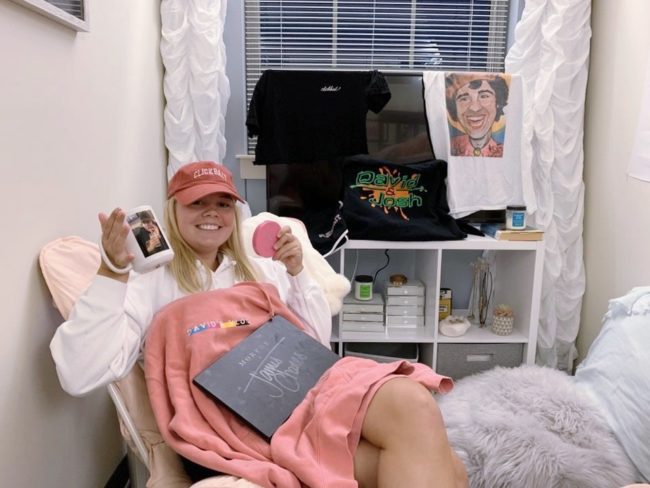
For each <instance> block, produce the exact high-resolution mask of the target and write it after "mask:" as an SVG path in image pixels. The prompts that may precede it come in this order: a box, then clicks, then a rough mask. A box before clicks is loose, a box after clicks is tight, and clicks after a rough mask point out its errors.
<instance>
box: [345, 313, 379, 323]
mask: <svg viewBox="0 0 650 488" xmlns="http://www.w3.org/2000/svg"><path fill="white" fill-rule="evenodd" d="M343 320H344V321H346V322H347V321H354V322H379V323H380V324H383V323H384V314H383V313H344V314H343Z"/></svg>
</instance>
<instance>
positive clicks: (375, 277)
mask: <svg viewBox="0 0 650 488" xmlns="http://www.w3.org/2000/svg"><path fill="white" fill-rule="evenodd" d="M384 254H385V255H386V264H384V265H383V266H382V267H381V268H379V269H378V270H377V271H375V276H374V277H373V279H372V282H373V283H377V275H378V274H379V272H380V271H382V270H384V269H386V268H387V267H388V265H389V264H390V256H389V255H388V249H384Z"/></svg>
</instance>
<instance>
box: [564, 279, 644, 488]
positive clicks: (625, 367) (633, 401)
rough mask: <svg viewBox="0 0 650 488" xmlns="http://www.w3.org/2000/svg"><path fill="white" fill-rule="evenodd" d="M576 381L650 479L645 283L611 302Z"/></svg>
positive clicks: (639, 468)
mask: <svg viewBox="0 0 650 488" xmlns="http://www.w3.org/2000/svg"><path fill="white" fill-rule="evenodd" d="M603 320H604V324H603V328H602V329H601V331H600V334H599V335H598V337H597V338H596V340H595V341H594V342H593V343H592V345H591V347H590V348H589V352H588V353H587V357H586V358H585V360H584V361H583V362H582V363H581V364H580V366H578V369H577V370H576V374H575V381H576V383H577V384H578V385H580V386H582V387H583V388H584V389H585V390H586V391H588V392H589V393H590V394H591V396H592V397H593V398H594V400H595V401H596V403H597V404H598V406H599V407H600V409H601V411H602V414H603V416H604V417H605V419H606V420H607V423H608V424H609V426H610V427H611V429H612V431H613V432H614V434H615V435H616V437H617V438H618V441H619V442H620V443H621V445H622V446H623V448H624V449H625V452H626V453H627V455H628V456H629V457H630V459H631V460H632V462H633V463H634V464H635V466H636V467H637V469H638V470H639V472H640V473H641V475H643V477H644V478H645V481H650V374H649V373H648V371H650V287H638V288H634V289H633V290H632V291H630V292H629V293H628V294H627V295H625V296H623V297H620V298H616V299H613V300H610V302H609V310H608V312H607V313H606V314H605V317H604V319H603Z"/></svg>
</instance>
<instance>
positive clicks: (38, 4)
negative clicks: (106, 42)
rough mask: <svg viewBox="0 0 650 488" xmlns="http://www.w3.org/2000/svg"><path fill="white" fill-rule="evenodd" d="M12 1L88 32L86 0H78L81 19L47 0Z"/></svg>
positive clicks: (75, 28) (77, 29) (70, 26)
mask: <svg viewBox="0 0 650 488" xmlns="http://www.w3.org/2000/svg"><path fill="white" fill-rule="evenodd" d="M12 1H13V2H14V3H17V4H19V5H23V6H25V7H27V8H28V9H30V10H33V11H34V12H37V13H39V14H41V15H44V16H46V17H48V18H50V19H52V20H54V21H56V22H59V23H61V24H63V25H65V26H66V27H69V28H71V29H74V30H76V31H80V32H88V31H89V30H90V28H89V23H88V0H79V2H80V4H81V7H82V12H83V19H80V18H78V17H76V16H74V15H72V14H70V13H68V12H66V11H65V10H63V9H61V8H60V7H57V6H56V5H55V4H53V3H50V2H49V1H47V0H12Z"/></svg>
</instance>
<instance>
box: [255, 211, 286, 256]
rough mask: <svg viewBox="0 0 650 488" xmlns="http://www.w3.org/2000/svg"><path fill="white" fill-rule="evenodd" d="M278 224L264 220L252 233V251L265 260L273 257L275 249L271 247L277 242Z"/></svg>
mask: <svg viewBox="0 0 650 488" xmlns="http://www.w3.org/2000/svg"><path fill="white" fill-rule="evenodd" d="M278 232H280V224H278V223H277V222H274V221H272V220H265V221H264V222H262V223H261V224H260V225H258V226H257V227H256V228H255V232H253V249H254V250H255V252H256V253H257V254H259V255H260V256H263V257H265V258H270V257H273V255H274V254H275V249H273V245H274V244H275V242H276V241H277V240H278Z"/></svg>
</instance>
